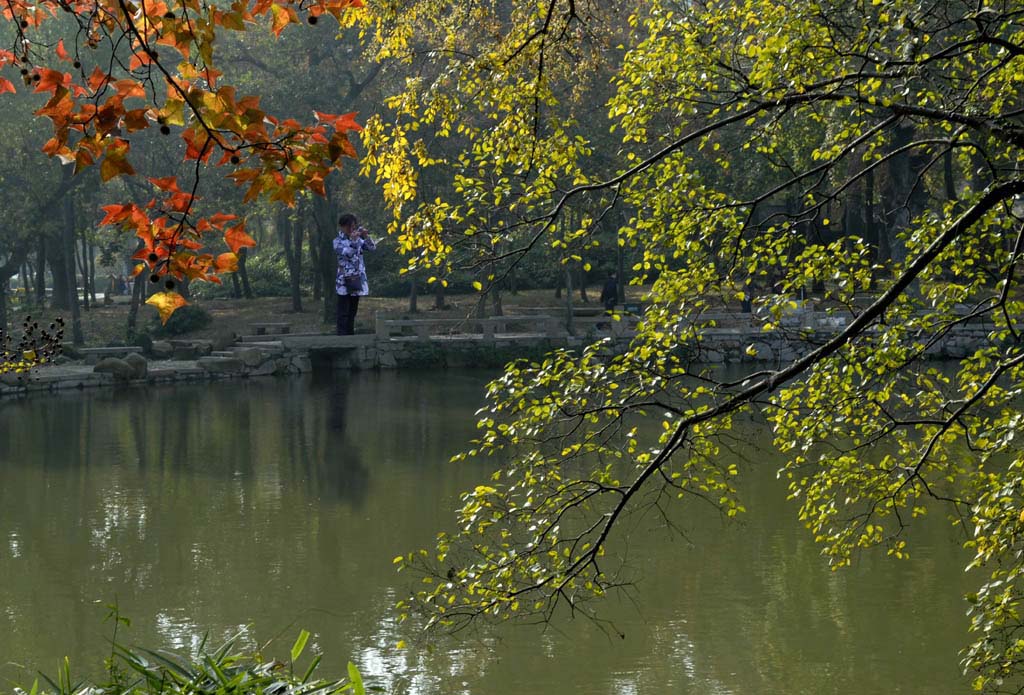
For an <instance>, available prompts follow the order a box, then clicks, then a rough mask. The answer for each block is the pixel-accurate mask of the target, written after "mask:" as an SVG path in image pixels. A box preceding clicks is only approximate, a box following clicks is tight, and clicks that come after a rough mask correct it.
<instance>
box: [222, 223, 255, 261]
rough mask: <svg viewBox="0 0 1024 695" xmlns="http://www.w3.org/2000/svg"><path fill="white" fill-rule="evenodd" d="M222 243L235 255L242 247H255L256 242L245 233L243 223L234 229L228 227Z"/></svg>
mask: <svg viewBox="0 0 1024 695" xmlns="http://www.w3.org/2000/svg"><path fill="white" fill-rule="evenodd" d="M224 243H225V244H227V245H228V248H229V249H231V252H232V253H235V254H237V253H238V249H240V248H242V247H243V246H255V245H256V240H255V239H253V238H252V237H251V236H249V235H248V234H246V233H245V223H244V222H242V223H239V224H237V225H235V226H234V227H229V228H228V230H227V231H226V232H224Z"/></svg>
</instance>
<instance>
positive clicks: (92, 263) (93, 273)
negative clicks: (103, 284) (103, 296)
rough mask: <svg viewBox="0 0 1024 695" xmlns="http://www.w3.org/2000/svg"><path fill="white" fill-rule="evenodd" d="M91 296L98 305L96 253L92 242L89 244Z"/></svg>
mask: <svg viewBox="0 0 1024 695" xmlns="http://www.w3.org/2000/svg"><path fill="white" fill-rule="evenodd" d="M88 248H89V296H90V297H91V298H92V303H93V306H96V254H95V253H94V252H93V251H94V250H93V247H92V244H90V245H89V247H88Z"/></svg>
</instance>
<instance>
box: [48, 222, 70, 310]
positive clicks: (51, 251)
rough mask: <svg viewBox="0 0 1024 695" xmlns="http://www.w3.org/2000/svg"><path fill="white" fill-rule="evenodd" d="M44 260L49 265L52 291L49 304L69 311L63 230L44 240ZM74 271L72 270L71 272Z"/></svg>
mask: <svg viewBox="0 0 1024 695" xmlns="http://www.w3.org/2000/svg"><path fill="white" fill-rule="evenodd" d="M46 244H47V247H46V262H47V264H49V266H50V280H51V281H52V282H53V291H52V293H51V294H50V306H52V307H53V308H54V309H61V310H64V311H69V310H70V309H71V307H69V306H68V264H67V262H66V258H67V254H66V253H65V250H64V243H63V232H62V233H61V234H59V235H57V236H51V237H49V238H48V239H47V240H46ZM73 272H74V271H73V270H72V273H73Z"/></svg>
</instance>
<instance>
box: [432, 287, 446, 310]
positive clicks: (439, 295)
mask: <svg viewBox="0 0 1024 695" xmlns="http://www.w3.org/2000/svg"><path fill="white" fill-rule="evenodd" d="M434 309H435V310H437V311H444V309H445V303H444V285H443V284H441V281H440V280H438V281H437V282H435V283H434Z"/></svg>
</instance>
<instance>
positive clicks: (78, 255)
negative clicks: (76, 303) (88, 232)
mask: <svg viewBox="0 0 1024 695" xmlns="http://www.w3.org/2000/svg"><path fill="white" fill-rule="evenodd" d="M72 205H74V201H72ZM85 247H86V241H85V239H82V248H81V251H79V249H78V247H77V246H73V248H74V250H75V264H76V265H77V266H78V272H79V274H80V275H81V276H82V308H83V309H84V310H85V311H89V308H90V304H89V258H88V256H87V255H86V248H85ZM76 291H77V290H76Z"/></svg>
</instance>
